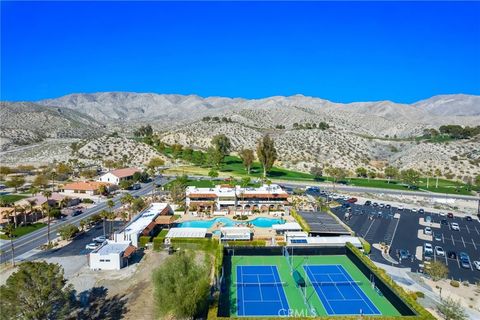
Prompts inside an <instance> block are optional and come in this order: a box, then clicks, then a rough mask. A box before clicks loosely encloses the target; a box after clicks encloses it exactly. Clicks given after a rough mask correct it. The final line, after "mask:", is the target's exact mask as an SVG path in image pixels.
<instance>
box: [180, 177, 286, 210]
mask: <svg viewBox="0 0 480 320" xmlns="http://www.w3.org/2000/svg"><path fill="white" fill-rule="evenodd" d="M185 201H186V206H187V208H188V210H189V211H191V212H207V213H208V212H210V213H214V212H223V213H234V212H236V213H242V214H252V213H260V212H264V213H266V212H271V211H284V210H285V206H286V205H287V204H288V193H287V192H285V191H284V190H283V189H282V188H281V187H280V186H279V185H276V184H271V185H263V186H261V187H259V188H250V187H246V188H242V187H240V186H235V187H232V186H225V185H218V186H215V187H214V188H197V187H194V186H189V187H187V189H186V200H185Z"/></svg>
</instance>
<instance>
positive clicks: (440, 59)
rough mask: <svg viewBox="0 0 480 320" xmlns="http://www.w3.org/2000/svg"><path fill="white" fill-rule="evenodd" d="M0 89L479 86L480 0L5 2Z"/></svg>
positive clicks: (416, 93)
mask: <svg viewBox="0 0 480 320" xmlns="http://www.w3.org/2000/svg"><path fill="white" fill-rule="evenodd" d="M1 6H2V8H1V9H2V13H1V33H2V34H1V36H2V37H1V99H2V100H38V99H43V98H52V97H58V96H61V95H65V94H69V93H78V92H99V91H136V92H156V93H180V94H198V95H201V96H228V97H245V98H261V97H267V96H272V95H293V94H304V95H309V96H316V97H321V98H325V99H329V100H332V101H338V102H351V101H371V100H392V101H396V102H405V103H410V102H414V101H418V100H421V99H424V98H428V97H430V96H433V95H437V94H449V93H467V94H480V59H479V57H480V3H478V2H464V3H458V2H457V3H453V2H452V3H450V2H438V3H436V2H408V3H405V2H403V3H401V2H398V3H397V2H353V3H349V2H304V3H289V2H280V3H274V2H263V3H256V2H246V3H245V2H244V3H241V2H208V3H200V2H193V3H180V2H171V3H168V2H143V3H139V2H136V3H133V2H33V3H29V2H2V4H1Z"/></svg>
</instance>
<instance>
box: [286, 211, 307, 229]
mask: <svg viewBox="0 0 480 320" xmlns="http://www.w3.org/2000/svg"><path fill="white" fill-rule="evenodd" d="M290 214H291V215H292V217H294V218H295V220H297V222H298V224H299V225H300V227H302V229H303V231H305V232H310V226H309V225H308V223H307V222H306V221H305V219H303V217H302V216H301V215H300V214H299V213H298V212H297V210H295V209H291V210H290Z"/></svg>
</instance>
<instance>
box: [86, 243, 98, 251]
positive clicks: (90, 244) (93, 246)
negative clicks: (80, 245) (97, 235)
mask: <svg viewBox="0 0 480 320" xmlns="http://www.w3.org/2000/svg"><path fill="white" fill-rule="evenodd" d="M97 247H98V244H96V243H95V242H92V243H89V244H87V245H86V246H85V249H87V250H95V249H97Z"/></svg>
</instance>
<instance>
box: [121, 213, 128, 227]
mask: <svg viewBox="0 0 480 320" xmlns="http://www.w3.org/2000/svg"><path fill="white" fill-rule="evenodd" d="M119 215H120V218H121V219H122V221H123V223H124V224H125V222H127V218H128V212H127V211H125V210H122V211H120V214H119Z"/></svg>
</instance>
